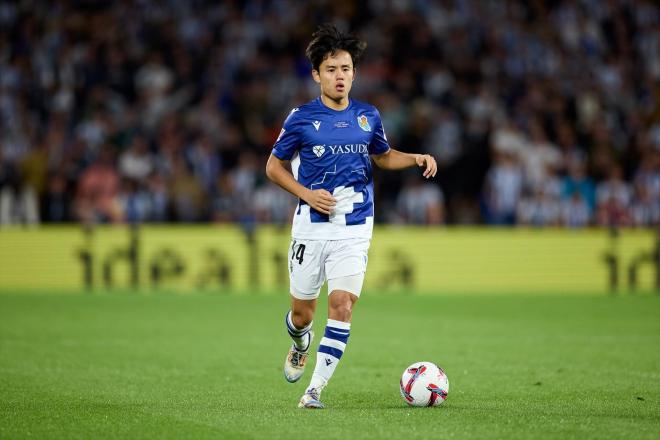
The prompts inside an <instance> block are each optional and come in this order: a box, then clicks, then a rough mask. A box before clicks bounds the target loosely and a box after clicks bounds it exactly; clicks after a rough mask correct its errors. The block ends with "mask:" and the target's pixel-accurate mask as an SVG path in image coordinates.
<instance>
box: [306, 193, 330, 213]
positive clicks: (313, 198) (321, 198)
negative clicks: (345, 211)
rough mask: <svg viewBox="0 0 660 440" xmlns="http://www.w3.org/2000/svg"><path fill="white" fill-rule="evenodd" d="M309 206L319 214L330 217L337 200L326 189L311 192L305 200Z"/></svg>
mask: <svg viewBox="0 0 660 440" xmlns="http://www.w3.org/2000/svg"><path fill="white" fill-rule="evenodd" d="M303 200H305V202H307V204H308V205H309V206H310V207H312V208H314V209H316V210H317V211H318V212H321V213H323V214H327V215H330V211H332V209H333V208H334V207H335V204H336V203H337V200H336V199H335V198H334V197H332V194H330V193H329V192H328V191H326V190H324V189H315V190H313V191H312V190H309V191H308V192H307V196H306V197H305V198H304V199H303Z"/></svg>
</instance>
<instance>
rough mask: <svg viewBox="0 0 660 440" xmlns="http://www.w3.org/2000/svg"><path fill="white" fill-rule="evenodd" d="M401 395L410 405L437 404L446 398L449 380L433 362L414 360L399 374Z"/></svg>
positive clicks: (440, 403)
mask: <svg viewBox="0 0 660 440" xmlns="http://www.w3.org/2000/svg"><path fill="white" fill-rule="evenodd" d="M400 385H401V396H402V397H403V400H405V401H406V403H407V404H408V405H410V406H438V405H442V403H443V402H444V401H445V399H446V398H447V393H448V392H449V380H448V379H447V375H446V374H445V372H444V371H443V370H442V368H440V367H438V366H437V365H436V364H434V363H433V362H415V363H414V364H412V365H411V366H409V367H408V368H406V369H405V370H404V371H403V374H402V375H401V382H400Z"/></svg>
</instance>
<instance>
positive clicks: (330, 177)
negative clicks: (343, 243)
mask: <svg viewBox="0 0 660 440" xmlns="http://www.w3.org/2000/svg"><path fill="white" fill-rule="evenodd" d="M389 149H390V146H389V144H388V143H387V138H386V137H385V131H384V130H383V124H382V122H381V120H380V114H379V113H378V110H376V108H375V107H374V106H372V105H369V104H365V103H362V102H358V101H355V100H350V102H349V105H348V107H347V108H345V109H344V110H341V111H337V110H333V109H331V108H329V107H327V106H326V105H325V104H323V102H322V101H321V98H317V99H315V100H313V101H311V102H309V103H307V104H305V105H303V106H302V107H299V108H294V109H293V110H292V111H291V114H289V117H288V118H287V119H286V121H284V127H283V128H282V131H281V132H280V135H279V137H278V138H277V141H275V146H274V147H273V155H275V156H276V157H278V158H279V159H282V160H290V161H291V170H292V171H293V176H294V177H295V178H296V180H297V181H298V182H299V183H300V184H302V185H303V186H305V187H307V188H309V189H311V190H316V189H325V190H327V191H328V192H330V193H331V194H332V195H333V196H334V197H335V199H336V200H337V203H336V205H335V207H334V209H333V210H332V211H331V213H330V215H326V214H322V213H320V212H318V211H317V210H315V209H312V208H311V207H310V206H309V205H307V203H305V202H304V201H303V200H300V201H299V202H298V207H297V208H296V212H295V215H294V218H293V228H292V236H293V238H300V239H319V240H338V239H344V238H371V232H372V230H373V218H374V185H373V175H372V168H371V159H370V157H369V155H370V154H383V153H385V152H387V151H388V150H389Z"/></svg>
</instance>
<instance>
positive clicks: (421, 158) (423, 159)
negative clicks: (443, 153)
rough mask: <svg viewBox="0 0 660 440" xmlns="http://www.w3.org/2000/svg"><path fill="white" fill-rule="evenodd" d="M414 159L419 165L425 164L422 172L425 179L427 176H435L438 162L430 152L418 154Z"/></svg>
mask: <svg viewBox="0 0 660 440" xmlns="http://www.w3.org/2000/svg"><path fill="white" fill-rule="evenodd" d="M415 161H416V162H417V166H419V167H423V166H426V169H425V170H424V174H423V176H424V177H426V178H427V179H428V178H429V177H435V173H437V172H438V164H437V163H436V162H435V158H434V157H433V156H431V155H430V154H418V155H417V157H415Z"/></svg>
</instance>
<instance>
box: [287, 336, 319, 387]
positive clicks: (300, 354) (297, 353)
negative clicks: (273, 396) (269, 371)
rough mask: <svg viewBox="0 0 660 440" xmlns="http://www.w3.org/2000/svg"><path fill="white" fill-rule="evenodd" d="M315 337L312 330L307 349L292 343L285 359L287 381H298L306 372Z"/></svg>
mask: <svg viewBox="0 0 660 440" xmlns="http://www.w3.org/2000/svg"><path fill="white" fill-rule="evenodd" d="M313 339H314V332H313V331H312V330H310V331H309V343H308V344H307V350H305V351H301V350H298V349H297V348H296V344H293V345H291V349H290V350H289V353H287V355H286V359H285V360H284V378H285V379H286V380H287V382H290V383H293V382H298V379H300V378H301V377H302V375H303V373H304V372H305V364H306V363H307V357H308V356H309V349H310V347H311V346H312V340H313Z"/></svg>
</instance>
